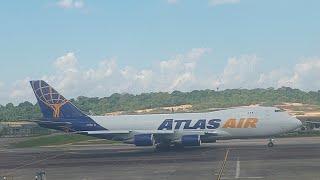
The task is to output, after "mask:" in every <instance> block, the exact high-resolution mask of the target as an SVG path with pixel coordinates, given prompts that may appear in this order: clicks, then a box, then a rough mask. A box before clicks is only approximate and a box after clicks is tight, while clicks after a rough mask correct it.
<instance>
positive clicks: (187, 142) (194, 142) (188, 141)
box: [181, 135, 201, 146]
mask: <svg viewBox="0 0 320 180" xmlns="http://www.w3.org/2000/svg"><path fill="white" fill-rule="evenodd" d="M181 144H182V145H183V146H200V145H201V140H200V136H199V135H184V136H182V137H181Z"/></svg>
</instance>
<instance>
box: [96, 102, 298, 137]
mask: <svg viewBox="0 0 320 180" xmlns="http://www.w3.org/2000/svg"><path fill="white" fill-rule="evenodd" d="M91 118H92V119H93V120H94V121H95V122H96V123H97V124H99V125H100V126H102V127H104V128H106V129H108V130H110V131H123V130H128V131H130V132H136V133H143V132H157V133H159V132H160V131H161V132H162V133H165V132H172V131H173V132H174V134H182V135H185V134H197V133H203V134H202V135H204V134H205V133H216V134H217V135H218V139H219V138H221V139H222V138H230V139H231V138H249V137H271V136H273V135H277V134H281V133H285V132H288V131H292V130H294V129H297V128H298V127H299V126H300V125H301V122H300V121H299V120H298V119H296V118H294V117H291V116H290V115H289V114H288V113H286V112H283V111H280V110H279V109H277V108H274V107H261V106H253V107H238V108H231V109H225V110H219V111H214V112H206V113H172V114H150V115H119V116H92V117H91ZM199 120H201V122H199ZM204 120H205V121H204ZM210 120H212V121H210ZM165 121H166V122H165ZM204 123H205V124H204Z"/></svg>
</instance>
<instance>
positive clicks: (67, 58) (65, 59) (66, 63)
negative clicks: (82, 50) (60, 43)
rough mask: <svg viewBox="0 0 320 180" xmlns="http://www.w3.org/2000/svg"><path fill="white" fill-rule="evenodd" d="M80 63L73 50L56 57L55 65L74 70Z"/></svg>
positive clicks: (59, 67) (61, 68)
mask: <svg viewBox="0 0 320 180" xmlns="http://www.w3.org/2000/svg"><path fill="white" fill-rule="evenodd" d="M77 64H78V60H77V58H76V56H75V55H74V53H73V52H69V53H67V54H66V55H64V56H61V57H59V58H57V59H56V61H55V62H54V66H55V67H56V68H57V69H59V70H62V71H74V70H75V69H76V66H77Z"/></svg>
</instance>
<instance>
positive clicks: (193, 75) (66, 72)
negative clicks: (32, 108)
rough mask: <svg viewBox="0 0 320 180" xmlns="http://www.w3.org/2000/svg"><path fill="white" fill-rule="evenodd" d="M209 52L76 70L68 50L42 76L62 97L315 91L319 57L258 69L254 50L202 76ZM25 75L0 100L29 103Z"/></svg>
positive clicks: (114, 61) (3, 90)
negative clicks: (243, 90)
mask: <svg viewBox="0 0 320 180" xmlns="http://www.w3.org/2000/svg"><path fill="white" fill-rule="evenodd" d="M209 52H211V50H210V49H207V48H194V49H191V50H190V51H188V52H186V53H183V54H177V55H175V56H173V57H171V58H168V59H167V60H162V61H159V62H158V63H157V64H155V65H154V66H152V67H150V68H144V69H139V68H136V67H132V66H126V67H119V66H118V65H117V59H116V58H108V59H104V60H102V61H101V62H100V63H99V64H97V65H96V66H94V65H93V67H91V68H81V66H80V64H79V62H78V60H77V56H76V54H75V53H73V52H69V53H66V54H65V55H63V56H61V57H58V58H57V59H56V60H55V61H54V62H53V64H54V66H53V67H54V71H53V72H51V73H50V74H46V75H44V76H42V77H37V78H32V79H43V80H45V81H47V82H48V83H49V84H51V85H52V86H53V87H55V88H56V89H57V90H58V91H60V92H61V93H62V94H63V95H65V97H67V98H70V97H77V96H81V95H83V96H91V97H92V96H99V97H104V96H108V95H110V94H112V93H116V92H118V93H123V92H128V93H135V94H136V93H142V92H151V91H168V92H170V91H173V90H181V91H192V90H195V89H208V88H209V89H216V88H217V87H219V88H220V89H227V88H250V89H251V88H257V87H262V88H268V87H276V88H278V87H281V86H290V87H295V88H300V89H304V90H318V89H320V81H319V79H320V73H319V72H320V58H318V57H313V58H303V59H301V61H300V63H297V64H296V65H294V66H293V67H291V68H290V67H282V69H272V70H270V71H269V72H268V71H266V70H264V71H263V68H262V65H263V59H262V58H260V57H258V56H257V55H255V54H248V55H240V56H234V57H230V58H228V59H227V62H226V65H225V67H224V68H222V69H221V71H220V72H215V73H213V72H210V76H206V75H205V74H203V73H202V72H201V71H199V69H200V68H201V67H199V65H198V62H199V61H201V59H202V58H203V56H204V55H205V54H207V53H209ZM29 80H31V78H30V77H27V78H24V79H22V80H18V81H16V82H14V83H12V84H6V86H4V85H3V83H2V84H1V83H0V90H1V92H0V104H5V103H7V102H14V103H18V102H23V101H25V100H28V101H30V100H31V101H32V102H35V98H34V95H33V92H32V90H31V88H30V85H29Z"/></svg>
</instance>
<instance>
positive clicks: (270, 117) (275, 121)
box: [30, 80, 301, 150]
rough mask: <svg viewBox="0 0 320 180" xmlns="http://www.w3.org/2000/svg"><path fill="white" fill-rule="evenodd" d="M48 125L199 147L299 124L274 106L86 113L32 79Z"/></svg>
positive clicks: (283, 130)
mask: <svg viewBox="0 0 320 180" xmlns="http://www.w3.org/2000/svg"><path fill="white" fill-rule="evenodd" d="M30 84H31V86H32V88H33V91H34V93H35V96H36V98H37V100H38V104H39V106H40V110H41V112H42V114H43V117H42V118H41V119H40V120H39V121H37V123H38V124H39V125H40V126H42V127H46V128H51V129H56V130H63V131H68V132H73V133H79V134H85V135H88V136H94V137H98V138H104V139H110V140H116V141H123V142H126V143H132V144H134V145H136V146H155V148H156V149H158V150H163V149H167V148H169V147H180V148H181V147H184V146H200V145H201V143H210V142H216V140H221V139H243V138H257V137H261V138H270V139H269V142H268V146H269V147H272V146H273V145H274V144H273V140H272V139H271V137H273V136H274V135H277V134H282V133H286V132H289V131H292V130H295V129H297V128H298V127H300V126H301V121H300V120H298V119H296V118H294V117H292V116H290V115H289V114H288V113H286V112H284V111H282V110H281V109H278V108H275V107H261V106H252V107H251V106H249V107H236V108H229V109H224V110H219V111H214V112H206V113H171V114H148V115H118V116H90V115H87V114H85V113H83V112H82V111H81V110H79V109H78V108H77V107H76V106H74V105H73V104H72V103H71V102H70V101H69V100H67V99H65V98H64V97H63V96H62V95H60V94H59V93H58V92H57V91H56V90H55V89H53V88H52V87H51V86H50V85H48V84H47V83H46V82H44V81H42V80H37V81H31V82H30Z"/></svg>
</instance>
